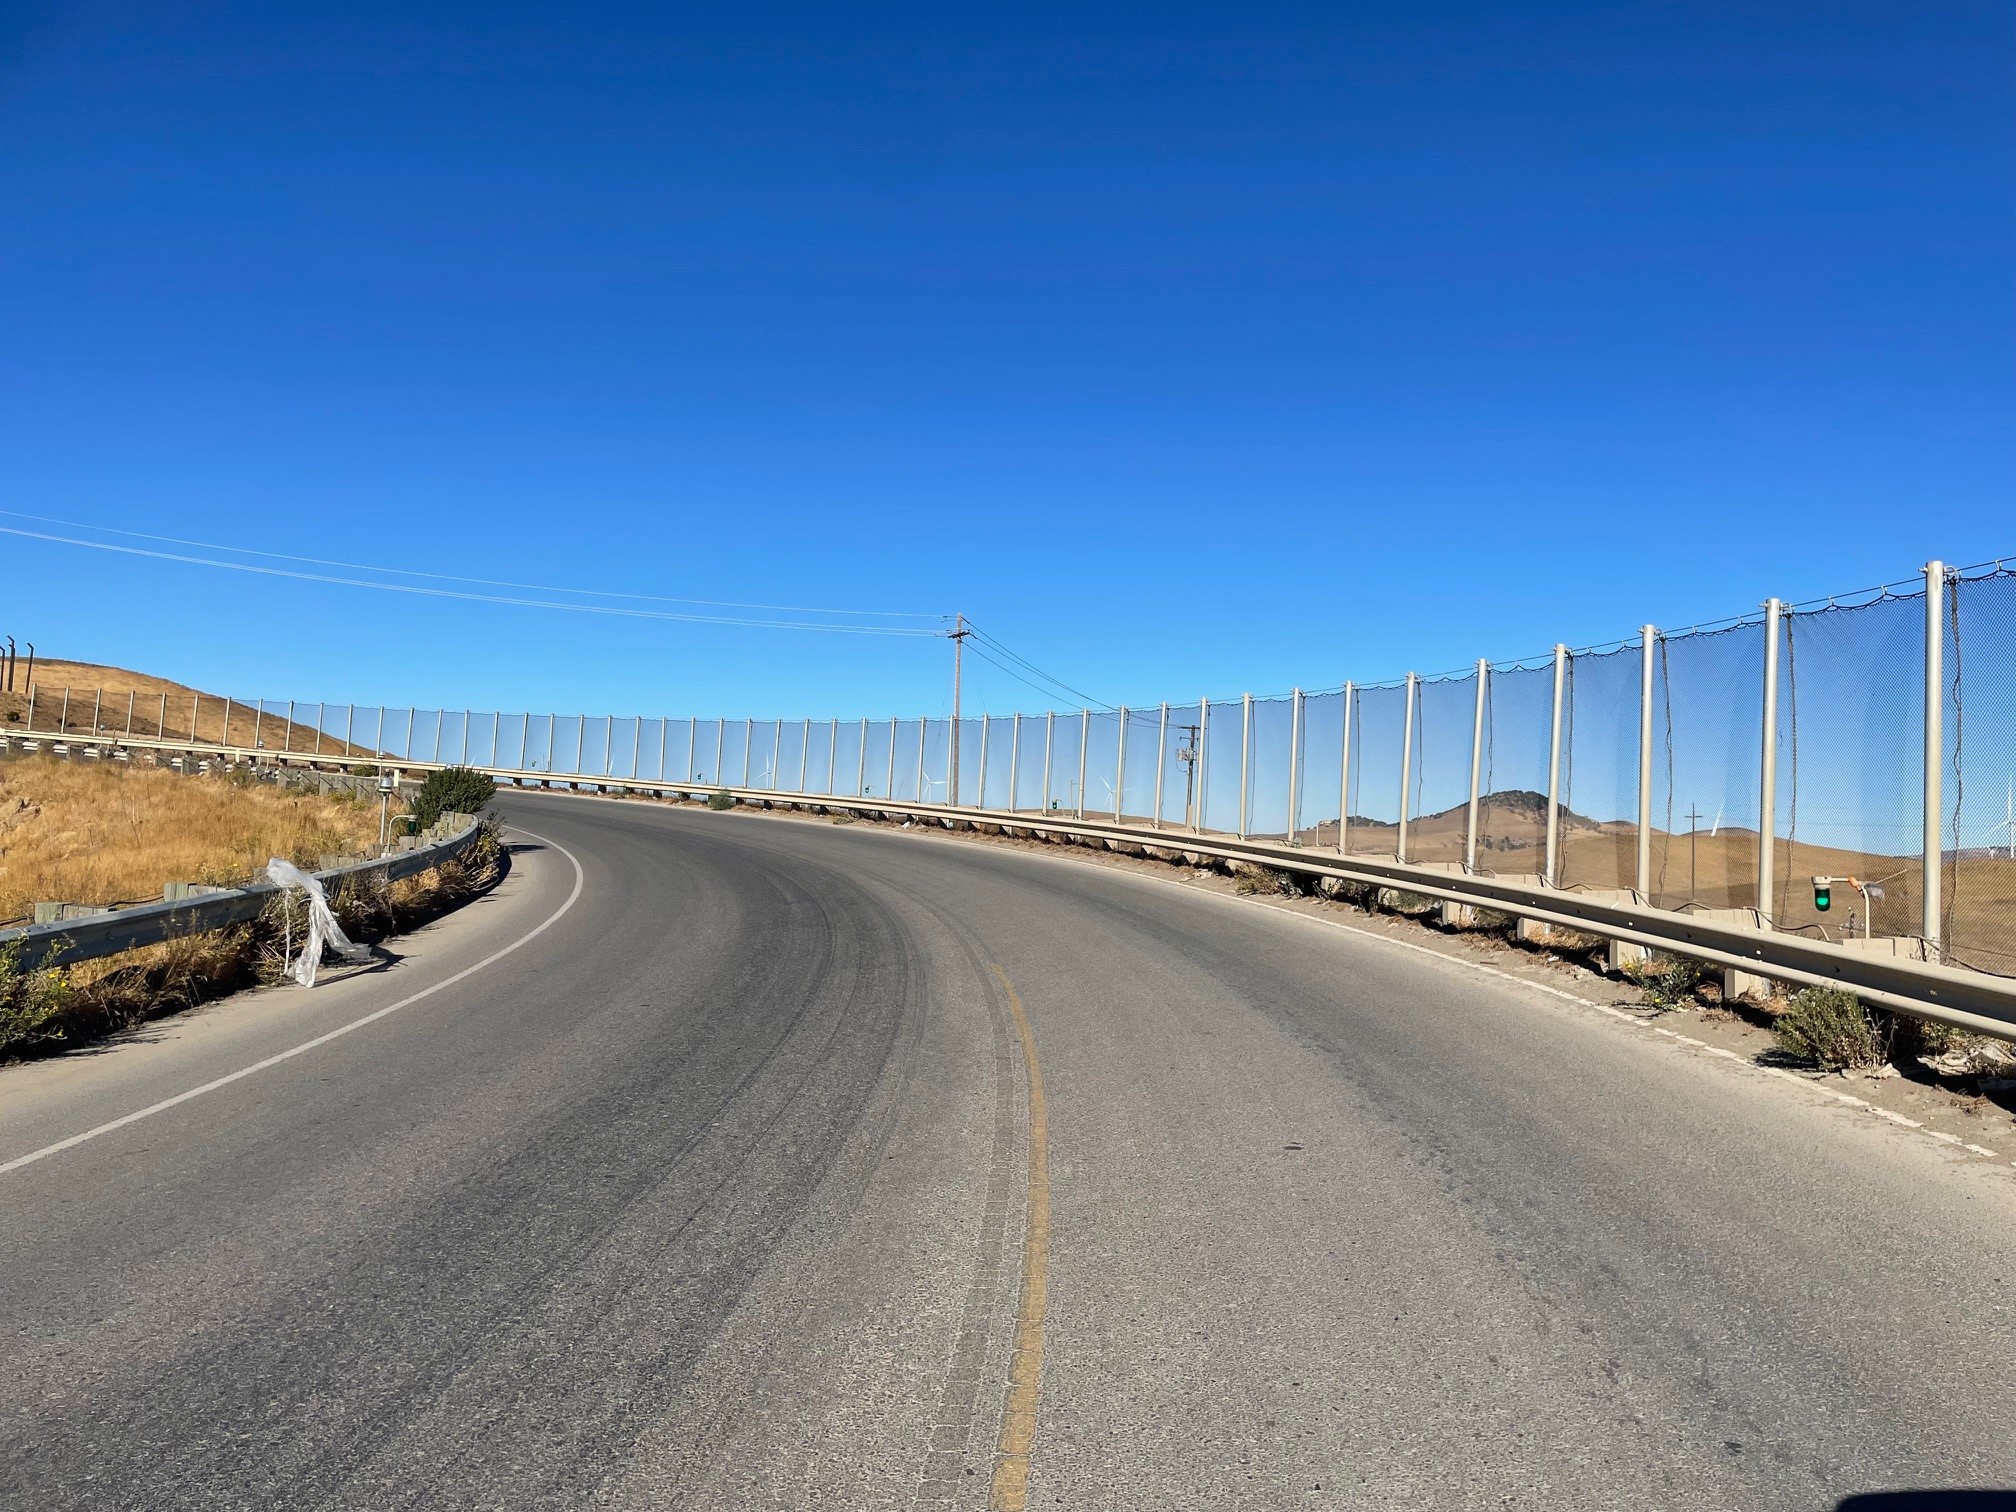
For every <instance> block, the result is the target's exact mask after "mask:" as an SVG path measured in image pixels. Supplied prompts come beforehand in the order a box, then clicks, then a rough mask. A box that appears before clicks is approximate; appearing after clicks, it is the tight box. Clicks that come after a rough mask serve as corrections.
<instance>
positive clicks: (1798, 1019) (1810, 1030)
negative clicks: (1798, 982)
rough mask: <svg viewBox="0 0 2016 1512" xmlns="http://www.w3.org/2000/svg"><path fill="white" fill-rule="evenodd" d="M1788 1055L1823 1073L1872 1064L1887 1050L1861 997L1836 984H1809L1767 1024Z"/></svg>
mask: <svg viewBox="0 0 2016 1512" xmlns="http://www.w3.org/2000/svg"><path fill="white" fill-rule="evenodd" d="M1771 1032H1772V1033H1773V1034H1774V1035H1776V1036H1777V1038H1778V1046H1779V1048H1780V1049H1781V1050H1784V1051H1785V1052H1786V1053H1787V1054H1788V1055H1796V1056H1798V1057H1799V1058H1800V1059H1802V1060H1809V1061H1812V1062H1813V1063H1814V1064H1816V1065H1818V1066H1819V1067H1821V1068H1822V1069H1823V1070H1827V1071H1843V1070H1846V1069H1848V1068H1849V1067H1851V1066H1873V1065H1876V1064H1877V1063H1878V1062H1880V1061H1881V1060H1882V1059H1883V1058H1884V1056H1885V1055H1887V1054H1888V1053H1889V1048H1890V1047H1889V1044H1888V1037H1887V1036H1886V1035H1885V1034H1884V1033H1883V1031H1882V1029H1881V1028H1879V1027H1878V1025H1877V1023H1876V1021H1875V1020H1874V1019H1872V1018H1870V1017H1869V1012H1868V1010H1867V1009H1865V1008H1864V1007H1863V1006H1862V1002H1861V999H1859V998H1857V997H1856V996H1855V994H1854V993H1852V992H1847V991H1844V990H1843V989H1841V988H1839V987H1808V988H1806V989H1805V990H1804V991H1803V992H1800V993H1799V994H1797V995H1796V996H1795V997H1794V998H1793V999H1792V1006H1791V1007H1790V1008H1789V1009H1787V1010H1786V1011H1785V1012H1784V1013H1782V1014H1780V1015H1779V1016H1778V1021H1777V1022H1776V1023H1775V1024H1773V1025H1772V1026H1771Z"/></svg>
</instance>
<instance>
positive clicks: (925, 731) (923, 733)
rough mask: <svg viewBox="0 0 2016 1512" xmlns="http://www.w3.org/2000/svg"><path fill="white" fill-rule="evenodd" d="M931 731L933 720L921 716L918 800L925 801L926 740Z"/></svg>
mask: <svg viewBox="0 0 2016 1512" xmlns="http://www.w3.org/2000/svg"><path fill="white" fill-rule="evenodd" d="M930 733H931V721H930V719H929V718H928V717H927V718H921V719H919V720H918V721H917V801H918V802H919V803H922V802H923V801H924V742H925V739H926V737H927V736H929V735H930Z"/></svg>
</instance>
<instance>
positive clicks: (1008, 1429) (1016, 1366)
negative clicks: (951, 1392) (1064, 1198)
mask: <svg viewBox="0 0 2016 1512" xmlns="http://www.w3.org/2000/svg"><path fill="white" fill-rule="evenodd" d="M990 964H992V963H990ZM994 975H995V976H997V977H999V978H1000V979H1001V986H1002V988H1003V989H1004V990H1005V991H1006V992H1007V994H1008V1008H1009V1011H1010V1012H1011V1013H1013V1014H1014V1015H1015V1032H1016V1033H1017V1034H1019V1035H1020V1036H1021V1037H1022V1061H1023V1064H1024V1065H1026V1066H1027V1067H1028V1068H1029V1203H1028V1221H1027V1223H1026V1225H1025V1226H1024V1229H1023V1232H1022V1298H1021V1301H1020V1303H1019V1304H1018V1305H1017V1307H1016V1310H1015V1353H1014V1355H1013V1357H1012V1358H1011V1359H1010V1361H1009V1365H1008V1400H1007V1402H1006V1403H1005V1404H1004V1405H1003V1407H1002V1411H1001V1442H1000V1445H999V1447H998V1448H997V1449H996V1450H995V1453H994V1478H993V1480H992V1482H991V1483H990V1484H989V1486H988V1488H987V1506H988V1509H989V1512H1023V1508H1024V1506H1025V1505H1026V1504H1027V1502H1028V1500H1029V1450H1030V1447H1031V1446H1032V1445H1033V1444H1034V1443H1035V1441H1036V1396H1037V1392H1038V1391H1039V1389H1040V1388H1041V1386H1042V1378H1043V1316H1044V1312H1045V1309H1046V1307H1047V1306H1048V1303H1049V1297H1050V1121H1049V1110H1048V1106H1047V1105H1046V1104H1045V1102H1044V1101H1043V1066H1042V1063H1041V1062H1040V1061H1038V1060H1037V1059H1036V1035H1035V1033H1034V1031H1032V1030H1031V1029H1030V1027H1029V1015H1028V1014H1027V1013H1025V1012H1024V1011H1023V1009H1022V999H1021V997H1020V996H1019V995H1018V994H1017V993H1016V991H1015V984H1014V983H1013V982H1011V981H1009V980H1008V973H1007V972H1005V971H1003V970H1002V969H1001V968H1000V967H999V966H998V965H997V966H995V967H994Z"/></svg>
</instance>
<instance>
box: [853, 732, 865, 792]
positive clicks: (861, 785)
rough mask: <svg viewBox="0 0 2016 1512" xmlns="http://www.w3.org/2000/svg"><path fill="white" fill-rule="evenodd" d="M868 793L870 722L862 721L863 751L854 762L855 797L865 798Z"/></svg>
mask: <svg viewBox="0 0 2016 1512" xmlns="http://www.w3.org/2000/svg"><path fill="white" fill-rule="evenodd" d="M867 791H868V721H867V720H865V719H864V720H862V721H861V749H860V750H859V751H858V752H857V753H856V755H855V761H854V796H855V797H856V798H859V797H862V796H864V795H865V794H866V793H867Z"/></svg>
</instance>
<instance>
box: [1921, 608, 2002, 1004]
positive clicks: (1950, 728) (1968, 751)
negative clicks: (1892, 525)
mask: <svg viewBox="0 0 2016 1512" xmlns="http://www.w3.org/2000/svg"><path fill="white" fill-rule="evenodd" d="M2012 660H2016V575H2011V574H2008V573H1999V572H1998V573H1996V574H1994V575H1993V576H1987V577H1980V578H1963V579H1961V580H1960V581H1958V582H1956V583H1954V584H1953V585H1952V588H1951V589H1950V608H1949V611H1948V618H1947V629H1946V636H1945V663H1944V673H1945V675H1944V677H1943V679H1942V681H1943V683H1944V686H1945V689H1946V694H1947V702H1946V714H1945V733H1946V740H1945V750H1946V755H1945V763H1944V771H1943V774H1942V777H1943V781H1944V784H1945V787H1946V793H1945V798H1946V803H1945V805H1944V808H1945V814H1944V815H1942V820H1943V822H1942V824H1941V826H1940V828H1941V832H1942V833H1941V841H1940V849H1941V853H1942V857H1943V860H1944V873H1945V885H1944V887H1943V889H1942V903H1943V907H1942V910H1941V915H1942V919H1943V921H1944V927H1945V936H1946V941H1947V953H1948V955H1949V957H1950V958H1951V959H1952V960H1953V961H1954V962H1955V963H1957V964H1960V965H1965V966H1972V967H1975V968H1976V969H1978V970H1983V971H1998V972H2002V973H2004V974H2010V975H2016V679H2012V677H2011V675H2010V665H2011V662H2012Z"/></svg>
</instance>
